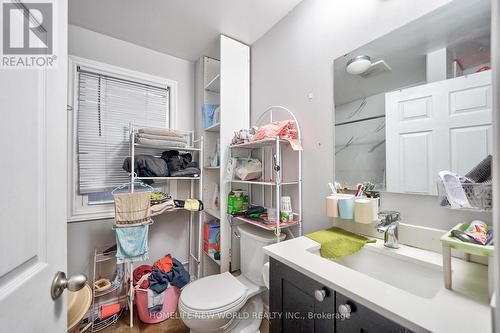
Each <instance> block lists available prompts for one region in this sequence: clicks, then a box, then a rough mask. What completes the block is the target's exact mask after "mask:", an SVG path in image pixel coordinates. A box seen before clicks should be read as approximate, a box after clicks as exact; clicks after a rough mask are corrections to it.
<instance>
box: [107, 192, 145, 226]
mask: <svg viewBox="0 0 500 333" xmlns="http://www.w3.org/2000/svg"><path fill="white" fill-rule="evenodd" d="M114 201H115V225H116V226H117V227H132V226H139V225H143V224H147V223H149V221H150V220H151V206H150V203H151V193H149V192H134V193H122V194H115V195H114Z"/></svg>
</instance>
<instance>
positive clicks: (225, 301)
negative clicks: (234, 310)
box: [180, 272, 248, 312]
mask: <svg viewBox="0 0 500 333" xmlns="http://www.w3.org/2000/svg"><path fill="white" fill-rule="evenodd" d="M247 290H248V288H247V287H246V286H245V285H244V284H242V283H241V282H240V281H238V280H237V279H236V278H235V277H234V276H233V275H232V274H231V273H229V272H225V273H222V274H217V275H211V276H207V277H204V278H201V279H199V280H196V281H194V282H192V283H190V284H189V285H187V286H186V287H185V288H184V289H183V290H182V293H181V296H180V301H181V302H182V304H183V305H184V306H186V307H187V308H189V309H191V310H193V311H210V312H212V311H214V310H215V311H216V310H218V309H226V308H228V307H230V306H231V305H233V304H236V303H241V300H242V299H244V298H245V297H246V294H247Z"/></svg>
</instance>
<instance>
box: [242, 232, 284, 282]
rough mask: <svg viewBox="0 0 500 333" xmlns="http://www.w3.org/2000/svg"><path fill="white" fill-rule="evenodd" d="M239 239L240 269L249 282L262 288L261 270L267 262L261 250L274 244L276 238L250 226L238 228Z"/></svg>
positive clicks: (282, 235) (281, 237)
mask: <svg viewBox="0 0 500 333" xmlns="http://www.w3.org/2000/svg"><path fill="white" fill-rule="evenodd" d="M238 231H239V233H240V235H241V238H240V261H241V263H240V269H241V274H243V275H244V276H245V277H246V278H247V279H249V280H250V281H251V282H253V283H255V284H256V285H258V286H264V280H263V279H262V269H263V266H264V264H265V263H266V262H267V261H268V258H267V255H266V254H264V251H263V250H262V248H263V247H264V246H266V245H269V244H273V243H276V236H275V235H274V233H273V232H272V231H268V230H264V229H261V228H258V227H254V226H252V225H250V224H242V225H239V226H238ZM285 237H286V236H285V234H283V233H282V234H281V235H280V240H284V239H285Z"/></svg>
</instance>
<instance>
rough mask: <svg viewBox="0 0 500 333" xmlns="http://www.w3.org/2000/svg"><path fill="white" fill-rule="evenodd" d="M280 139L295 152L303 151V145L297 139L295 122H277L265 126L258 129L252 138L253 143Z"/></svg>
mask: <svg viewBox="0 0 500 333" xmlns="http://www.w3.org/2000/svg"><path fill="white" fill-rule="evenodd" d="M277 136H278V137H280V139H284V140H287V141H288V142H289V143H290V145H291V146H292V149H293V150H302V144H301V142H300V140H298V139H297V136H298V135H297V129H296V127H295V121H294V120H283V121H275V122H272V123H270V124H267V125H263V126H261V127H259V129H257V131H256V132H255V134H254V135H253V136H252V138H251V140H252V141H257V140H264V139H269V138H275V137H277Z"/></svg>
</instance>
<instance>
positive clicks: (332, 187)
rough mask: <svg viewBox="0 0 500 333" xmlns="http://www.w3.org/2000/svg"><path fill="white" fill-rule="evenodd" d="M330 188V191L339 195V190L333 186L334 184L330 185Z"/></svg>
mask: <svg viewBox="0 0 500 333" xmlns="http://www.w3.org/2000/svg"><path fill="white" fill-rule="evenodd" d="M328 186H330V189H331V190H332V194H337V190H336V189H335V186H333V184H332V183H328Z"/></svg>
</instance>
